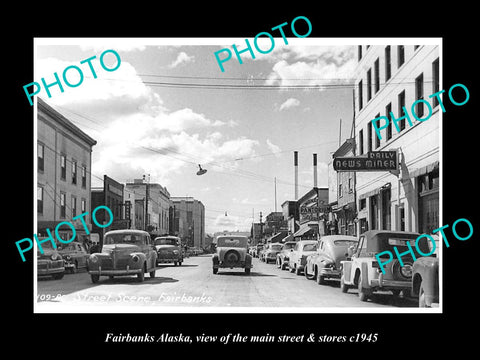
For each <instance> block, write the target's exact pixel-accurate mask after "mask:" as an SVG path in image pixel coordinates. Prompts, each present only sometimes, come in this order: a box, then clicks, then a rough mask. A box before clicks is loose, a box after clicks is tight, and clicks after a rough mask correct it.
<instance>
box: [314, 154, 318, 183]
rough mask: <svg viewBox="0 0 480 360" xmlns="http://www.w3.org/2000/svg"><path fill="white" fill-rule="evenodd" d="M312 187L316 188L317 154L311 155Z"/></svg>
mask: <svg viewBox="0 0 480 360" xmlns="http://www.w3.org/2000/svg"><path fill="white" fill-rule="evenodd" d="M313 187H314V188H316V187H317V154H313Z"/></svg>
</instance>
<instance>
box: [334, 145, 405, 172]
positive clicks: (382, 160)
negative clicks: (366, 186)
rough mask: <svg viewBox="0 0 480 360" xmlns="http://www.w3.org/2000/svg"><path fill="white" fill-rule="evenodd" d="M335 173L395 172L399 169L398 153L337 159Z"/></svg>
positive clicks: (371, 153) (391, 152)
mask: <svg viewBox="0 0 480 360" xmlns="http://www.w3.org/2000/svg"><path fill="white" fill-rule="evenodd" d="M333 168H334V169H335V171H394V170H397V169H398V159H397V151H396V150H393V151H370V152H369V153H367V156H350V157H336V158H334V159H333Z"/></svg>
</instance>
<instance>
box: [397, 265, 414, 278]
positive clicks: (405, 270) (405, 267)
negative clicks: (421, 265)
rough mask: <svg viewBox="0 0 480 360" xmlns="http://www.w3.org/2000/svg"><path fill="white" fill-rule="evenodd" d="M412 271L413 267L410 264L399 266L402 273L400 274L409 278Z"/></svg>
mask: <svg viewBox="0 0 480 360" xmlns="http://www.w3.org/2000/svg"><path fill="white" fill-rule="evenodd" d="M412 271H413V267H412V265H410V264H404V265H403V266H402V267H401V268H400V272H401V273H402V276H404V277H406V278H411V277H412Z"/></svg>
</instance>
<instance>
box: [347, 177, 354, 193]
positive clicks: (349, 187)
mask: <svg viewBox="0 0 480 360" xmlns="http://www.w3.org/2000/svg"><path fill="white" fill-rule="evenodd" d="M352 180H353V179H352V178H351V177H349V178H348V193H349V194H351V193H352V192H353V186H352V184H353V181H352Z"/></svg>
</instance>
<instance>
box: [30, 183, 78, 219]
mask: <svg viewBox="0 0 480 360" xmlns="http://www.w3.org/2000/svg"><path fill="white" fill-rule="evenodd" d="M45 194H46V193H45V189H44V187H43V186H40V185H39V186H37V212H38V213H39V214H43V208H44V200H45ZM78 205H80V212H79V211H78V210H79V209H78ZM68 210H69V211H70V214H69V215H71V218H74V217H75V216H77V215H80V214H83V213H85V212H86V211H87V200H86V199H84V198H81V199H80V204H78V202H77V197H76V196H74V195H72V196H71V202H70V206H68ZM66 217H67V194H66V193H65V192H63V191H60V218H61V219H65V218H66Z"/></svg>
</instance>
